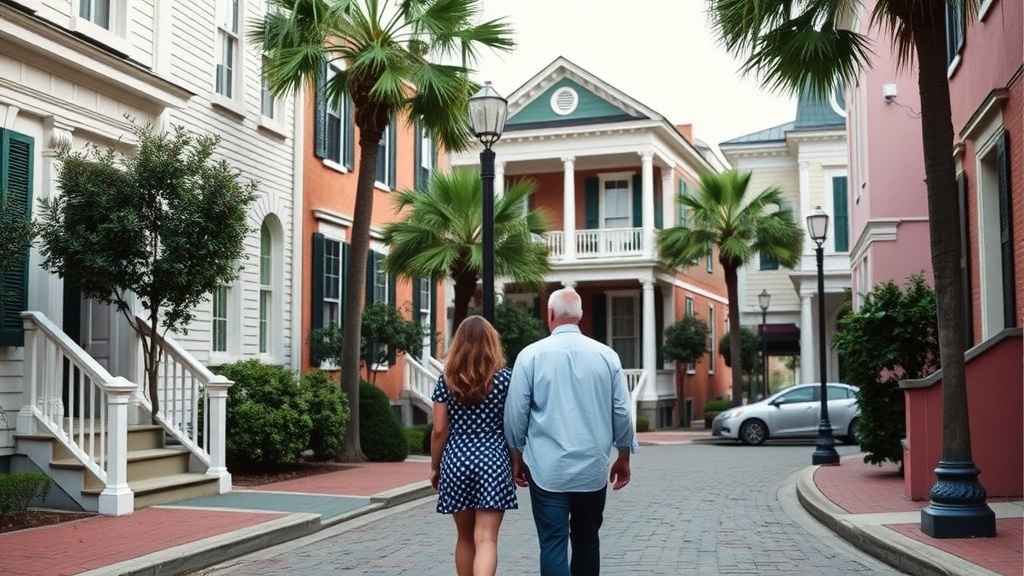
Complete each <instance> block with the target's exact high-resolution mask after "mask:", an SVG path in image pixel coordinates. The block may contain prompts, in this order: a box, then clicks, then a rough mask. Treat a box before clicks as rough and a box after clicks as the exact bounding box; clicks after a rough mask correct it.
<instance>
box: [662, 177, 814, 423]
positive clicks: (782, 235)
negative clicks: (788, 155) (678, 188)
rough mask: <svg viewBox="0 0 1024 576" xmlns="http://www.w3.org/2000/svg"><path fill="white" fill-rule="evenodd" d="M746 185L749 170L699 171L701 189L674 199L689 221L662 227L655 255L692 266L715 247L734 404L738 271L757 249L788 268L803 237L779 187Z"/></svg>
mask: <svg viewBox="0 0 1024 576" xmlns="http://www.w3.org/2000/svg"><path fill="white" fill-rule="evenodd" d="M749 184H750V172H739V171H737V170H727V171H725V172H722V173H721V174H718V173H714V172H705V173H703V174H701V177H700V189H699V190H698V191H697V192H696V193H693V194H684V195H680V196H679V198H678V201H679V203H680V204H682V206H683V208H684V209H685V210H686V212H687V214H688V218H687V220H688V222H687V224H686V225H683V226H678V227H675V228H668V229H666V230H662V231H661V232H659V233H658V237H657V245H658V255H659V257H660V258H661V260H662V262H664V264H665V265H666V266H668V267H669V268H678V267H686V266H690V265H692V264H693V262H695V261H697V260H698V259H699V258H701V257H703V256H704V254H705V252H707V249H708V246H717V247H718V261H719V262H720V263H721V264H722V270H723V272H724V273H725V286H726V290H727V291H728V293H729V350H730V353H731V355H732V358H731V361H730V365H732V366H734V368H733V370H732V403H733V406H738V405H739V404H740V402H741V400H742V398H743V374H742V371H741V370H740V368H739V367H740V366H742V365H743V361H742V357H743V346H742V344H741V335H740V308H739V288H738V286H739V284H738V282H737V271H738V270H739V269H740V266H743V265H745V264H746V263H748V262H750V260H751V259H753V257H754V256H755V255H756V254H762V255H764V256H766V257H769V258H772V259H773V260H775V261H777V262H779V264H782V265H783V266H787V267H790V268H792V267H793V266H795V265H796V264H797V263H798V262H799V261H800V254H801V252H802V250H803V242H804V233H803V229H802V228H800V226H799V225H798V224H797V222H796V217H795V216H794V215H793V211H792V210H790V208H789V206H788V205H787V204H786V203H785V202H784V201H783V199H782V190H780V189H779V188H777V187H775V186H771V187H769V188H766V189H764V190H762V191H761V192H758V193H756V194H752V193H748V190H747V186H748V185H749Z"/></svg>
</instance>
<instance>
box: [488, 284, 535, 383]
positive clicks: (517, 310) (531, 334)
mask: <svg viewBox="0 0 1024 576" xmlns="http://www.w3.org/2000/svg"><path fill="white" fill-rule="evenodd" d="M494 328H495V329H496V330H497V331H498V335H499V336H500V337H501V349H502V352H504V353H505V361H506V363H507V364H508V366H509V367H512V366H513V365H514V364H515V363H516V357H517V356H519V352H520V351H522V349H523V348H526V347H527V346H529V345H530V344H533V343H534V342H536V341H537V340H540V339H541V338H543V337H544V326H543V323H542V322H541V321H540V319H539V318H537V317H535V316H534V315H533V314H532V313H531V312H530V311H529V310H527V309H526V308H524V307H522V306H520V305H519V304H517V303H516V302H514V301H513V300H502V301H501V302H499V303H498V305H497V306H495V308H494Z"/></svg>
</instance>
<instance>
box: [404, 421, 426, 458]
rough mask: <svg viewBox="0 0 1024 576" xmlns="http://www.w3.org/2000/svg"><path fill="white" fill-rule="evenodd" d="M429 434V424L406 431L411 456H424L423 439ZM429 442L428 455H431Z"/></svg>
mask: <svg viewBox="0 0 1024 576" xmlns="http://www.w3.org/2000/svg"><path fill="white" fill-rule="evenodd" d="M426 434H428V432H427V424H417V425H415V426H410V427H408V428H406V429H405V437H406V438H407V439H408V440H409V454H423V453H424V452H423V437H424V436H425V435H426ZM429 442H430V441H429V440H428V441H427V450H426V453H427V454H429V453H430V444H429Z"/></svg>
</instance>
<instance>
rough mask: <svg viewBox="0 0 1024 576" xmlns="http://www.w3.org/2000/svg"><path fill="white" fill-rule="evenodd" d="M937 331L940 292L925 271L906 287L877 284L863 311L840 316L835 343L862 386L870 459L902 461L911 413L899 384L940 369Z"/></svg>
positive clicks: (863, 438) (864, 439)
mask: <svg viewBox="0 0 1024 576" xmlns="http://www.w3.org/2000/svg"><path fill="white" fill-rule="evenodd" d="M936 334H937V329H936V324H935V292H934V291H933V290H932V289H931V288H930V287H929V286H928V284H927V283H925V281H924V277H923V276H922V275H920V274H918V275H915V276H911V277H910V278H909V279H908V281H907V283H906V289H905V290H901V289H900V287H899V286H897V285H896V283H895V282H893V281H891V280H890V281H888V282H886V283H884V284H879V285H877V286H875V287H874V289H872V290H871V292H868V293H867V295H865V297H864V303H863V304H862V305H861V307H860V310H859V311H858V312H855V313H853V312H851V313H849V314H846V315H845V316H843V318H842V320H840V325H839V330H838V331H837V332H836V337H835V341H834V342H833V343H832V346H833V348H835V349H836V350H838V351H839V353H840V354H841V355H842V356H843V360H844V362H845V364H844V365H845V367H846V381H847V383H849V384H852V385H854V386H857V387H858V388H859V391H858V392H857V404H858V406H859V407H860V430H861V432H860V433H858V437H859V440H860V448H861V451H862V452H864V461H865V462H870V463H873V464H882V463H884V462H885V461H887V460H888V461H890V462H895V463H897V464H900V463H902V462H903V444H902V440H903V438H904V436H905V435H906V412H905V408H904V402H903V390H901V389H900V386H899V383H900V380H904V379H912V378H924V377H925V376H928V375H929V374H931V373H932V372H935V370H937V369H938V360H939V358H938V353H939V350H938V340H937V338H936Z"/></svg>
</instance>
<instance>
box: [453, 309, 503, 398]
mask: <svg viewBox="0 0 1024 576" xmlns="http://www.w3.org/2000/svg"><path fill="white" fill-rule="evenodd" d="M504 366H505V354H504V352H502V350H501V338H499V337H498V331H497V330H495V329H494V326H491V323H490V322H488V321H487V320H485V319H484V318H483V317H482V316H469V317H467V318H466V319H465V320H463V321H462V323H461V324H459V328H458V329H457V330H456V331H455V337H454V338H452V344H451V347H450V348H449V350H448V358H447V360H446V361H445V365H444V381H445V383H446V384H447V385H448V391H449V392H451V394H452V396H454V397H455V399H456V400H458V401H459V402H461V403H463V404H479V403H481V402H483V401H484V398H487V395H488V394H489V393H490V392H491V386H492V382H493V381H494V375H495V374H496V373H497V372H498V370H501V369H502V367H504Z"/></svg>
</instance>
